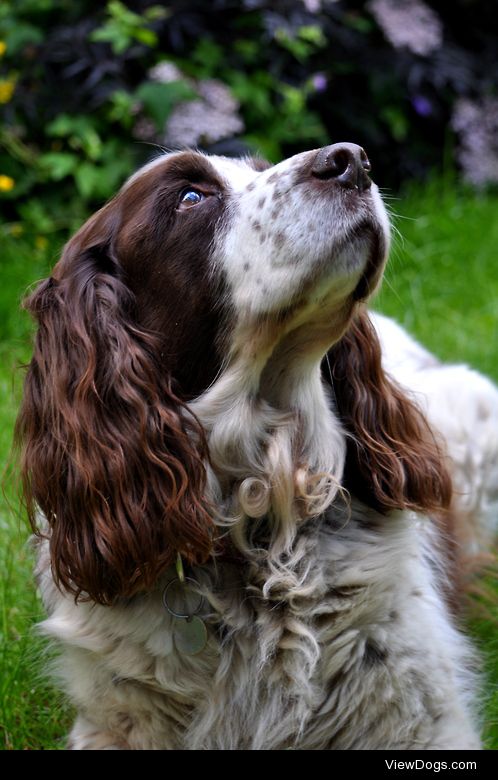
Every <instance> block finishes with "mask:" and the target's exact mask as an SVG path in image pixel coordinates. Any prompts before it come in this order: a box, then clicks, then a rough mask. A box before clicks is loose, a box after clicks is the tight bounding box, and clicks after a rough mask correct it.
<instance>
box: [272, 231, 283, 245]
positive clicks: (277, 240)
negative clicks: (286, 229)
mask: <svg viewBox="0 0 498 780" xmlns="http://www.w3.org/2000/svg"><path fill="white" fill-rule="evenodd" d="M273 243H274V244H275V247H276V248H277V249H282V247H283V245H284V244H285V235H284V234H283V233H281V232H280V231H279V232H278V233H275V235H274V237H273Z"/></svg>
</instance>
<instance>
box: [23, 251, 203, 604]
mask: <svg viewBox="0 0 498 780" xmlns="http://www.w3.org/2000/svg"><path fill="white" fill-rule="evenodd" d="M80 243H81V242H80ZM57 268H60V269H61V270H59V271H57ZM67 268H69V272H68V271H67V270H66V269H67ZM55 276H56V277H58V278H56V279H52V278H51V279H47V280H46V281H44V282H43V283H42V284H41V285H40V286H39V287H38V289H37V290H36V291H35V292H34V294H32V295H31V297H29V298H28V299H27V301H26V303H25V306H26V308H27V309H28V310H29V311H30V312H31V313H32V314H33V315H34V317H35V318H36V320H37V321H38V325H39V329H38V333H37V336H36V343H35V349H34V355H33V359H32V361H31V364H30V366H29V368H28V372H27V376H26V380H25V389H24V399H23V403H22V407H21V411H20V414H19V418H18V421H17V428H16V437H17V440H18V443H19V444H20V446H21V449H22V475H23V486H24V496H25V501H26V504H27V508H28V513H29V517H30V520H31V523H32V525H33V528H35V530H37V525H38V521H39V519H40V518H39V510H41V511H42V512H43V514H44V515H45V518H46V522H47V523H48V526H49V529H46V528H45V530H49V532H50V540H51V541H50V547H51V559H52V569H53V574H54V577H55V581H56V582H57V584H58V585H59V587H61V588H63V589H65V590H67V591H69V592H70V593H72V594H74V595H75V597H76V598H78V597H82V598H91V599H92V600H94V601H97V602H100V603H102V604H110V603H112V602H113V601H115V599H116V598H117V597H121V596H130V595H132V594H134V593H136V592H137V591H140V590H143V589H146V588H150V587H152V586H153V585H154V583H155V581H156V580H157V578H158V577H159V575H160V574H161V573H162V572H163V570H164V569H165V567H167V566H168V565H169V563H170V562H171V561H172V559H173V557H174V555H175V553H176V552H177V551H179V552H181V554H182V555H183V556H184V557H185V558H186V559H187V560H189V561H191V562H197V563H198V562H201V561H203V560H205V559H206V557H207V556H208V555H209V552H210V550H211V545H212V521H211V518H210V515H209V513H208V511H207V508H206V506H205V504H204V501H203V498H202V496H203V490H204V483H205V470H204V466H203V458H204V457H205V454H206V447H205V443H204V440H203V433H202V430H201V428H200V424H198V422H197V421H196V420H195V418H194V417H193V415H191V414H190V413H189V412H188V410H187V409H186V408H185V406H184V405H183V404H182V403H181V401H180V400H179V399H178V398H177V397H176V395H175V393H174V391H173V389H172V386H171V381H170V378H169V377H168V374H167V371H166V370H165V368H164V367H163V366H161V367H160V366H159V365H158V356H159V354H160V353H159V348H158V344H157V343H156V339H155V337H154V336H153V335H151V334H150V333H147V332H145V331H143V330H141V329H140V328H139V327H137V325H136V324H134V322H135V320H134V298H133V294H132V293H131V291H130V290H129V289H128V288H127V286H126V284H125V283H124V281H123V280H122V279H120V275H119V267H118V263H117V261H116V260H115V258H113V256H112V252H111V250H110V248H109V246H108V245H105V244H100V245H93V246H91V247H87V248H86V249H85V248H78V246H77V247H76V251H75V249H74V239H73V242H72V244H70V245H69V247H68V249H66V252H65V255H64V256H63V258H62V260H61V262H60V263H59V266H58V267H56V272H55ZM38 508H39V509H38ZM42 531H43V529H42ZM38 532H40V531H38Z"/></svg>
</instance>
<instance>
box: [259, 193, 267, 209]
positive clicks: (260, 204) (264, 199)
mask: <svg viewBox="0 0 498 780" xmlns="http://www.w3.org/2000/svg"><path fill="white" fill-rule="evenodd" d="M265 203H266V198H265V196H264V195H263V197H262V198H260V199H259V200H258V208H260V209H262V208H263V206H264V205H265Z"/></svg>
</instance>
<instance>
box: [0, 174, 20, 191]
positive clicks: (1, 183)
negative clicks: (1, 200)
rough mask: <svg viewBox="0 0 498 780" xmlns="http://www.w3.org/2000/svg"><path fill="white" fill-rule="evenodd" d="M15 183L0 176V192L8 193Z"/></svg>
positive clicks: (8, 178) (6, 177) (7, 177)
mask: <svg viewBox="0 0 498 780" xmlns="http://www.w3.org/2000/svg"><path fill="white" fill-rule="evenodd" d="M15 184H16V183H15V181H14V179H12V178H11V177H10V176H4V175H3V174H1V175H0V192H10V191H11V190H12V189H14V187H15Z"/></svg>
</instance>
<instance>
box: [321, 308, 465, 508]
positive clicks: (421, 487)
mask: <svg viewBox="0 0 498 780" xmlns="http://www.w3.org/2000/svg"><path fill="white" fill-rule="evenodd" d="M328 358H329V363H330V367H331V370H332V375H333V385H334V392H335V396H336V399H337V408H338V412H339V415H340V417H341V419H342V421H343V424H344V426H345V429H346V431H347V433H348V434H349V436H348V452H347V460H346V470H345V486H346V487H347V489H348V490H349V491H350V492H351V493H352V494H354V495H356V496H357V497H358V498H359V499H360V500H362V501H364V502H365V503H367V504H368V505H369V506H372V507H374V508H376V509H377V510H379V511H381V512H386V511H389V510H390V509H405V508H409V509H414V510H416V511H421V512H431V511H436V512H437V511H441V510H442V509H447V508H448V507H449V504H450V501H451V478H450V476H449V472H448V470H447V468H446V465H445V463H444V456H443V453H442V451H441V449H440V447H439V446H438V443H437V442H436V440H435V438H434V435H433V434H432V432H431V430H430V428H429V425H428V423H427V421H426V419H425V417H424V415H423V414H422V412H421V411H420V410H419V409H418V408H417V407H416V406H415V404H414V403H413V402H412V401H411V400H410V399H409V398H408V397H407V395H406V393H405V392H404V391H403V390H402V389H401V388H400V387H399V386H398V385H397V384H396V383H395V382H394V381H393V380H392V379H391V378H390V377H388V376H387V375H386V373H385V372H384V370H383V368H382V363H381V347H380V343H379V339H378V337H377V334H376V332H375V329H374V327H373V325H372V323H371V321H370V319H369V317H368V314H367V312H366V311H365V310H364V309H363V308H360V309H359V310H358V312H357V315H356V317H355V319H354V320H353V322H352V324H351V326H350V328H349V330H348V331H347V333H346V334H345V335H344V337H343V338H342V339H341V340H340V341H339V342H338V343H337V344H336V345H335V346H334V347H333V348H332V349H331V350H330V352H329V353H328ZM323 376H324V379H325V380H326V381H329V382H330V375H329V374H328V366H327V362H325V364H324V370H323Z"/></svg>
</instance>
